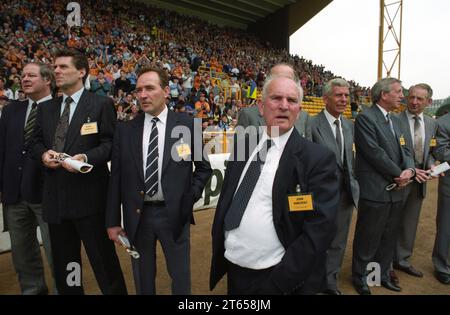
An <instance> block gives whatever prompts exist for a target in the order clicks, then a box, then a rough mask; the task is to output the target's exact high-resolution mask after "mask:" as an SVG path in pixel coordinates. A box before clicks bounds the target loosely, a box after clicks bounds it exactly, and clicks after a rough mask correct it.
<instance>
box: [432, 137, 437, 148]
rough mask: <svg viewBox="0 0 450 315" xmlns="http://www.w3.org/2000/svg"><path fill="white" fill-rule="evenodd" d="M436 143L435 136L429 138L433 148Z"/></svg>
mask: <svg viewBox="0 0 450 315" xmlns="http://www.w3.org/2000/svg"><path fill="white" fill-rule="evenodd" d="M436 145H437V142H436V138H434V137H433V138H431V139H430V147H432V148H434V147H435V146H436Z"/></svg>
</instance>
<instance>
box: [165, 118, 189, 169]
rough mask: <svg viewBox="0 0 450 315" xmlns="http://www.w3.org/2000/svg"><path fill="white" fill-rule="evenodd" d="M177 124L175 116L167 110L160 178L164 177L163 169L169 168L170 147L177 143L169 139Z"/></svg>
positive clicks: (173, 139)
mask: <svg viewBox="0 0 450 315" xmlns="http://www.w3.org/2000/svg"><path fill="white" fill-rule="evenodd" d="M177 123H178V119H177V116H176V114H175V113H173V112H172V111H171V110H168V112H167V121H166V134H165V137H164V156H163V164H162V169H161V175H162V176H163V175H164V171H165V169H166V168H167V167H168V166H169V162H170V160H172V157H171V152H172V147H173V145H174V144H175V142H177V141H178V139H176V138H172V137H171V134H172V130H173V129H174V128H175V126H176V125H177ZM191 145H192V144H191ZM192 153H193V152H192Z"/></svg>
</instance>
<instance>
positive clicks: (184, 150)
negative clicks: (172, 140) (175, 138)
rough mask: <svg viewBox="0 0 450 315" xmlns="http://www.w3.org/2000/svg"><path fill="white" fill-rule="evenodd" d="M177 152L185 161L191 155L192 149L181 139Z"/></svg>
mask: <svg viewBox="0 0 450 315" xmlns="http://www.w3.org/2000/svg"><path fill="white" fill-rule="evenodd" d="M177 152H178V156H179V157H180V158H182V159H183V160H184V159H186V158H187V157H188V156H189V155H191V148H190V147H189V145H187V144H186V143H183V139H181V143H180V144H179V145H177Z"/></svg>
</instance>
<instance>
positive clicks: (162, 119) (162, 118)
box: [145, 106, 169, 124]
mask: <svg viewBox="0 0 450 315" xmlns="http://www.w3.org/2000/svg"><path fill="white" fill-rule="evenodd" d="M168 112H169V110H168V109H167V106H164V109H163V111H162V112H161V113H159V115H158V116H156V117H158V119H159V121H160V122H162V123H163V124H166V121H167V114H168ZM154 117H155V116H153V115H150V114H148V113H145V118H146V120H149V121H151V120H152V119H153V118H154Z"/></svg>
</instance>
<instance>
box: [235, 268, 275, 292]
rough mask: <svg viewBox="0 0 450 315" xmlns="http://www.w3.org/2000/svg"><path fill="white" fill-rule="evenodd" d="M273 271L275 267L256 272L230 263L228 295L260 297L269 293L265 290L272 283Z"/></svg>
mask: <svg viewBox="0 0 450 315" xmlns="http://www.w3.org/2000/svg"><path fill="white" fill-rule="evenodd" d="M272 269H273V267H270V268H266V269H261V270H254V269H249V268H244V267H241V266H238V265H236V264H233V263H232V262H230V261H228V269H227V285H228V295H260V294H267V293H269V292H264V291H263V290H264V288H265V287H267V283H268V282H269V281H270V280H269V277H270V273H271V272H272ZM273 293H275V292H271V294H273Z"/></svg>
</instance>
